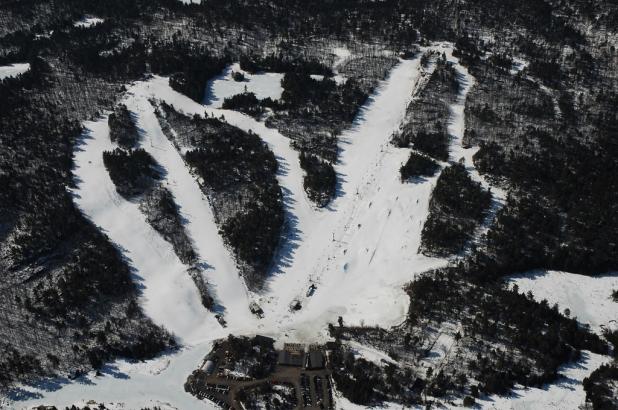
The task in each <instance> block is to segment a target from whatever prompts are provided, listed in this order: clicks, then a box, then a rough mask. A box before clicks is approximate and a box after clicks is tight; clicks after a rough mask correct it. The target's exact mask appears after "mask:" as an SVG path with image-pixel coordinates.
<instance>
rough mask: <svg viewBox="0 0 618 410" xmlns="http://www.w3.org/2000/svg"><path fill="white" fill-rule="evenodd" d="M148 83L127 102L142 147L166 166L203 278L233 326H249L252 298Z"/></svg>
mask: <svg viewBox="0 0 618 410" xmlns="http://www.w3.org/2000/svg"><path fill="white" fill-rule="evenodd" d="M148 86H149V85H148V83H139V85H137V86H136V87H134V88H133V89H131V90H130V91H129V93H128V94H129V97H128V98H127V99H126V102H125V103H126V104H127V107H129V109H130V110H131V111H132V112H134V113H136V114H137V117H138V119H137V125H138V127H139V128H140V129H141V130H143V132H144V136H143V141H142V144H141V145H142V148H144V149H145V150H146V151H147V152H148V153H149V154H150V155H152V156H153V158H154V159H155V160H156V161H157V163H158V164H159V165H160V166H162V167H163V168H164V169H165V171H166V172H165V181H166V185H167V188H168V189H169V190H170V191H171V192H172V194H173V195H174V198H175V201H176V203H177V205H178V206H179V208H180V213H181V215H182V216H183V218H184V219H185V220H186V224H185V227H186V229H187V233H188V234H189V236H190V237H191V238H192V240H193V243H194V246H195V248H196V251H197V253H198V255H199V256H200V257H201V263H202V265H203V266H205V268H204V269H202V274H203V275H204V278H205V279H206V281H207V282H208V283H209V289H210V290H211V291H213V295H212V296H213V297H215V299H216V300H217V301H218V302H219V303H220V304H221V305H223V307H224V309H225V319H226V321H227V322H228V325H229V326H230V328H240V327H242V326H246V324H247V323H250V322H251V321H252V320H254V319H255V318H254V317H253V316H252V315H251V312H250V311H249V303H250V302H249V298H248V294H247V291H246V289H245V285H244V281H243V280H242V278H241V277H240V276H239V274H238V270H237V267H236V264H235V262H234V259H233V256H232V254H231V252H230V251H229V250H228V249H227V248H226V247H225V246H224V243H223V240H222V239H221V237H220V236H219V229H218V227H217V225H216V224H215V220H214V215H213V213H212V210H211V208H210V205H209V203H208V200H207V198H205V196H204V195H203V194H202V191H201V189H200V187H199V185H198V183H197V181H196V179H195V178H194V177H193V175H191V173H190V172H189V168H188V167H187V166H186V164H185V162H184V160H183V159H182V157H181V156H180V154H179V153H178V151H177V150H176V148H175V147H174V145H173V143H172V142H171V141H169V140H168V139H167V137H166V136H165V134H164V133H163V131H162V130H161V127H160V125H159V121H158V120H157V117H156V115H155V113H154V107H153V106H152V104H150V102H149V101H148V96H149V93H148V88H149V87H148Z"/></svg>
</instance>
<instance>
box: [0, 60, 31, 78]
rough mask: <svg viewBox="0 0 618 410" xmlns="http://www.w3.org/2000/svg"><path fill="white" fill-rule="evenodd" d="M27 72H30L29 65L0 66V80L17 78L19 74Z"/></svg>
mask: <svg viewBox="0 0 618 410" xmlns="http://www.w3.org/2000/svg"><path fill="white" fill-rule="evenodd" d="M28 70H30V64H29V63H17V64H11V65H3V66H0V80H3V79H5V78H7V77H15V76H18V75H19V74H23V73H25V72H26V71H28Z"/></svg>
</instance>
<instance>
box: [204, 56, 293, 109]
mask: <svg viewBox="0 0 618 410" xmlns="http://www.w3.org/2000/svg"><path fill="white" fill-rule="evenodd" d="M234 72H236V73H241V74H243V75H244V77H245V80H244V81H235V80H234V79H233V78H232V73H234ZM281 79H283V74H281V73H255V74H249V73H248V72H246V71H243V70H242V69H241V68H240V64H238V63H234V64H232V65H230V66H229V67H227V68H226V69H225V70H224V71H223V73H221V75H220V76H218V77H215V78H214V79H213V80H211V81H209V82H208V85H207V88H206V98H205V104H206V105H208V106H211V107H216V108H221V105H222V104H223V100H225V99H226V98H229V97H232V96H234V95H236V94H242V93H243V92H245V91H247V92H250V93H254V94H255V96H256V97H257V98H258V99H263V98H267V97H270V98H272V99H273V100H278V99H279V98H281V93H282V92H283V88H282V87H281Z"/></svg>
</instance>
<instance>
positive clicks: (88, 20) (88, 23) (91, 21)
mask: <svg viewBox="0 0 618 410" xmlns="http://www.w3.org/2000/svg"><path fill="white" fill-rule="evenodd" d="M104 21H105V20H103V19H102V18H99V17H83V18H82V19H81V20H78V21H76V22H75V23H73V26H75V27H81V28H89V27H92V26H96V25H97V24H101V23H103V22H104Z"/></svg>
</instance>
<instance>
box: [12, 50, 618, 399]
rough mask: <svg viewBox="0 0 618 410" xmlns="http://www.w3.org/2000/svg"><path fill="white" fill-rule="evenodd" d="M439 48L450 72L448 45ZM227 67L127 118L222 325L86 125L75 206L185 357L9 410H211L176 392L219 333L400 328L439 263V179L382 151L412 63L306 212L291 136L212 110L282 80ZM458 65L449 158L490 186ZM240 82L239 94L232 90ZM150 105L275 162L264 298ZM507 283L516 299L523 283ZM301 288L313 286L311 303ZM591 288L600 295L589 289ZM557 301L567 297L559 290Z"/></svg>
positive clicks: (160, 90)
mask: <svg viewBox="0 0 618 410" xmlns="http://www.w3.org/2000/svg"><path fill="white" fill-rule="evenodd" d="M435 47H436V48H438V49H439V51H444V52H445V53H446V55H447V58H448V59H449V60H451V61H453V62H454V63H457V60H456V59H455V58H454V57H453V56H452V53H451V52H452V49H451V46H450V45H448V44H439V45H436V46H435ZM335 53H336V55H337V56H339V60H338V63H340V62H341V61H343V60H345V59H346V58H348V57H349V54H348V53H349V52H345V51H342V50H338V49H337V50H335ZM237 69H238V67H236V68H234V67H233V66H232V67H229V68H228V70H227V71H226V73H225V74H224V75H223V76H222V77H221V78H218V79H216V80H214V81H213V82H212V83H211V84H210V94H209V95H210V98H209V99H208V104H207V105H206V106H204V105H201V104H198V103H196V102H194V101H192V100H191V99H189V98H187V97H186V96H184V95H181V94H179V93H177V92H175V91H174V90H172V89H171V88H170V87H169V84H168V80H167V78H163V77H157V76H155V77H153V78H151V79H150V80H148V81H143V82H137V83H135V84H133V85H132V86H131V87H130V88H129V91H128V92H127V93H126V98H125V100H124V102H125V103H126V104H127V106H128V107H129V109H130V110H131V111H132V112H134V113H135V114H136V115H137V119H138V127H139V128H140V129H141V131H142V139H141V146H142V147H143V148H144V149H146V150H147V151H148V152H149V153H150V154H151V155H152V156H153V157H154V158H155V159H156V160H157V162H158V163H159V164H160V165H161V166H162V167H163V168H164V169H165V171H166V173H165V181H164V183H165V185H166V186H167V188H168V189H169V190H170V191H171V192H172V194H173V195H174V197H175V200H176V202H177V203H178V205H179V207H180V211H181V214H182V216H183V218H184V219H185V220H186V228H187V231H188V233H189V235H190V237H191V238H192V240H193V241H194V244H195V247H196V250H197V252H198V254H199V256H200V258H201V259H202V261H203V264H204V266H205V272H204V273H205V278H206V279H207V281H208V282H209V284H210V285H211V287H212V289H213V291H214V296H215V297H216V298H217V301H218V302H219V303H220V304H221V305H222V306H223V308H224V309H225V317H226V320H227V322H228V324H229V328H227V329H222V328H221V327H220V325H219V324H218V323H217V322H216V320H215V319H214V316H213V314H212V313H211V312H208V311H206V310H205V309H204V308H203V307H202V306H201V303H200V300H199V295H198V293H197V290H196V289H195V287H194V285H193V283H192V281H191V279H190V277H189V276H188V274H187V272H186V269H187V267H186V266H184V265H183V264H182V263H181V262H180V261H179V260H178V258H177V257H176V255H175V254H174V252H173V249H172V248H171V246H170V245H169V244H168V243H167V242H166V241H164V240H163V239H162V238H161V237H160V235H159V234H158V233H157V232H156V231H154V230H153V229H152V228H150V226H149V225H148V224H147V223H146V222H145V218H144V216H143V215H142V214H141V213H140V211H139V209H138V207H137V204H135V203H132V202H129V201H126V200H124V199H123V198H122V197H120V196H119V195H118V194H117V193H116V191H115V188H114V186H113V183H112V182H111V180H110V178H109V176H108V174H107V171H106V170H105V168H104V167H103V164H102V156H101V154H102V151H103V150H109V149H112V148H113V147H114V144H112V143H111V142H110V140H109V137H108V129H107V121H106V118H105V117H104V118H102V119H100V120H98V121H94V122H89V123H86V128H87V129H88V130H89V131H88V132H87V133H86V135H85V136H84V138H83V140H82V143H81V144H80V145H79V146H78V147H77V149H76V152H75V164H76V167H75V170H74V172H75V177H76V181H77V188H76V191H75V192H74V193H75V201H76V203H77V204H78V206H79V207H80V209H81V210H82V211H83V212H84V213H85V214H86V215H87V216H88V217H89V218H90V219H92V220H93V221H94V223H95V224H97V225H98V226H100V227H101V229H103V231H104V232H105V233H106V234H107V235H108V236H109V237H110V238H111V239H112V241H113V242H114V243H116V244H117V245H118V246H119V248H120V249H121V250H122V252H123V253H124V255H125V256H126V257H127V258H128V259H129V261H130V263H131V265H132V267H133V268H134V270H135V278H136V281H138V283H139V285H140V287H141V289H142V291H141V296H140V302H141V304H142V306H143V308H144V310H145V312H146V313H147V314H148V315H149V316H150V317H151V318H152V319H153V321H154V322H155V323H157V324H160V325H162V326H164V327H166V328H168V329H169V330H171V331H173V332H174V333H175V334H176V335H177V336H179V338H180V339H181V341H182V342H183V344H184V348H183V350H182V351H181V352H179V353H176V354H171V355H164V356H161V357H159V358H156V359H154V360H151V361H147V362H143V363H129V362H127V361H124V360H117V361H116V362H114V363H112V364H110V365H109V366H108V367H107V369H106V372H104V376H102V377H94V375H93V374H90V375H89V376H87V377H85V378H84V379H83V380H82V383H75V382H73V383H69V384H67V385H66V386H65V387H63V388H62V389H59V390H58V389H45V388H32V387H24V390H25V391H29V392H32V393H33V394H34V396H35V398H31V399H30V400H27V401H20V402H19V405H15V406H14V408H24V406H25V407H31V406H34V405H37V404H55V405H57V406H62V407H63V406H66V405H67V404H72V403H85V402H87V401H88V400H94V401H96V402H105V403H107V404H109V403H112V402H114V403H122V405H123V406H125V408H136V407H139V406H146V405H150V406H152V405H159V406H161V407H163V408H179V409H188V408H214V406H213V405H212V404H209V403H208V402H206V401H199V400H196V399H194V397H193V396H191V395H189V394H186V393H185V392H184V389H183V383H184V381H185V380H186V377H187V375H188V374H190V373H191V371H192V370H194V369H195V368H197V367H198V366H199V365H200V363H201V361H202V359H203V357H204V355H205V354H206V353H207V352H208V351H209V350H210V346H211V342H212V340H214V339H216V338H220V337H223V336H225V335H227V333H235V334H255V333H261V334H265V335H271V336H274V337H276V338H277V339H278V342H282V341H285V340H291V341H297V340H301V341H303V342H312V341H322V340H324V339H325V338H326V335H325V331H326V327H327V323H328V322H335V321H336V320H337V317H338V316H343V319H344V321H345V322H346V323H348V324H357V325H360V324H364V325H380V326H382V327H388V326H390V325H395V324H398V323H400V322H401V321H402V320H404V318H405V314H406V311H407V308H408V298H407V296H406V295H405V293H404V292H403V289H402V286H403V285H404V284H405V283H407V282H409V281H410V280H411V279H413V277H414V275H415V274H416V273H419V272H423V271H426V270H428V269H431V268H436V267H440V266H444V265H445V264H447V263H448V261H447V260H445V259H436V258H428V257H425V256H423V255H419V254H418V248H419V245H420V233H421V230H422V227H423V224H424V221H425V219H426V217H427V212H428V203H429V198H430V195H431V191H432V189H433V187H434V185H435V181H436V179H437V176H436V177H433V178H429V179H427V180H425V181H422V182H419V183H405V184H402V183H401V181H400V179H399V167H400V166H401V164H402V163H403V162H404V161H405V160H406V159H407V157H408V155H409V150H408V149H400V148H396V147H393V146H392V145H391V144H389V140H390V138H391V135H392V133H393V132H394V131H396V130H397V129H398V127H399V126H400V124H401V122H402V120H403V118H404V115H405V110H406V107H407V105H408V103H409V102H410V99H411V98H413V96H414V95H415V94H416V93H417V92H418V89H419V87H422V86H423V85H424V84H425V79H426V78H427V77H428V76H427V75H423V68H422V67H421V65H420V61H419V59H413V60H401V61H400V62H399V64H398V65H397V66H396V67H395V68H394V69H393V70H392V72H391V74H390V76H389V77H388V78H387V79H386V80H385V81H383V82H382V83H381V84H380V86H379V87H378V88H377V90H376V93H375V94H374V95H373V96H372V97H371V98H370V100H369V102H368V103H367V104H366V105H365V106H364V107H363V108H362V109H361V111H360V113H359V115H358V117H357V119H356V120H355V122H354V124H353V126H352V127H351V128H350V129H348V130H346V131H345V132H344V133H343V134H342V135H341V136H340V139H339V141H340V142H339V148H340V160H339V162H338V163H337V164H336V166H335V169H336V172H337V174H338V178H339V186H338V190H337V197H336V198H335V200H334V201H333V202H332V203H331V204H330V205H329V206H328V207H326V208H324V209H316V208H315V207H314V206H313V205H312V204H311V203H310V201H309V200H308V199H307V198H306V196H305V193H304V190H303V188H302V180H303V171H302V169H301V168H300V165H299V161H298V152H297V151H295V150H293V149H292V148H291V147H290V143H289V139H287V138H285V137H283V136H282V135H281V134H280V133H279V132H278V131H277V130H274V129H269V128H266V127H265V126H264V124H263V123H260V122H258V121H256V120H255V119H253V118H251V117H249V116H247V115H244V114H242V113H238V112H233V111H228V110H221V109H219V108H217V107H219V106H220V103H221V102H222V101H223V98H225V97H227V96H230V95H234V94H235V93H238V92H242V91H244V85H247V90H248V91H253V92H256V94H258V98H264V97H266V96H270V97H271V98H275V97H276V98H278V97H277V95H280V93H281V91H280V77H279V79H278V80H277V78H276V76H280V74H276V75H272V76H270V75H268V74H267V73H264V74H258V76H263V77H259V78H257V79H256V78H255V76H253V77H252V78H250V79H249V81H248V82H245V83H236V82H234V81H233V80H230V79H229V78H227V77H229V76H230V75H231V71H233V70H237ZM456 69H457V71H458V72H459V73H460V75H461V78H462V80H463V83H464V84H465V86H464V87H463V89H462V91H461V94H460V97H459V99H458V100H457V101H456V102H455V103H454V104H453V105H452V107H451V119H450V121H449V133H450V134H451V136H452V141H451V151H450V152H451V160H455V161H456V160H459V158H462V157H463V158H464V162H465V165H466V167H467V168H468V170H469V171H470V173H471V175H472V176H473V178H474V179H476V180H479V181H480V182H481V183H483V184H484V185H486V186H488V184H487V182H486V181H485V180H484V179H483V178H482V176H480V175H478V173H477V172H476V170H475V169H474V167H473V164H472V161H471V158H472V155H473V154H474V152H475V149H474V148H464V147H463V146H462V144H461V140H462V138H463V131H464V129H465V127H464V114H463V109H464V103H465V96H466V93H467V91H468V90H469V88H470V87H471V85H472V84H473V81H474V79H473V78H472V77H471V76H470V75H469V74H468V73H467V71H466V70H465V69H464V68H463V67H461V66H459V65H458V64H457V65H456ZM247 76H249V75H247ZM238 85H239V86H240V87H242V88H241V89H238V88H235V87H238ZM250 87H251V88H250ZM260 93H261V94H260ZM150 98H155V99H160V100H163V101H165V102H167V103H168V104H171V105H173V106H174V107H175V108H176V109H178V110H179V111H182V112H184V113H186V114H188V115H194V114H199V115H203V114H207V115H216V116H217V117H220V116H223V117H224V118H225V120H226V121H227V122H229V123H230V124H232V125H234V126H237V127H239V128H241V129H244V130H252V131H254V132H255V133H257V134H258V135H259V136H260V137H261V138H262V139H263V140H264V141H266V143H268V145H269V147H270V148H271V149H272V151H273V152H274V154H275V156H276V157H277V159H278V161H279V165H280V171H279V174H278V175H277V178H278V181H279V184H280V185H281V187H282V191H283V194H284V201H285V212H286V227H285V235H284V238H283V240H282V245H281V248H280V250H279V253H278V255H277V262H276V263H275V264H274V266H273V271H272V276H271V278H270V279H269V281H268V283H267V290H266V291H264V292H263V293H262V294H259V295H253V294H250V293H249V292H248V291H247V290H246V288H245V286H244V284H243V283H242V280H241V279H240V278H239V277H238V272H237V269H236V267H235V265H234V263H233V260H232V259H231V255H230V252H229V250H228V249H226V248H225V246H224V245H223V242H222V240H221V238H220V237H219V235H218V233H217V228H216V225H215V223H214V218H213V215H212V211H211V209H210V208H209V205H208V202H207V200H206V199H205V198H204V197H203V195H202V194H201V192H200V189H199V187H198V186H197V183H196V181H195V180H194V177H193V176H192V175H191V174H190V173H189V171H188V169H187V168H186V166H185V164H184V162H183V160H182V157H181V156H180V154H179V153H178V152H177V151H176V149H175V148H174V146H173V145H172V144H171V143H170V142H169V141H168V140H167V139H166V137H165V135H164V134H163V133H162V131H161V129H160V126H159V124H158V122H157V120H156V117H155V115H154V113H153V107H152V106H151V104H150V102H149V99H150ZM492 192H493V193H494V198H496V201H497V202H498V204H499V203H500V201H501V200H502V199H503V193H502V192H501V191H498V190H495V189H493V190H492ZM496 206H499V205H496ZM496 210H497V208H496V209H495V210H493V211H492V215H493V214H494V213H495V211H496ZM488 222H489V221H488ZM513 280H516V281H518V285H519V286H520V289H521V290H524V288H525V286H526V283H525V281H526V279H523V278H522V279H513ZM612 283H613V282H612ZM311 284H315V285H316V286H317V288H316V290H315V292H314V293H313V294H312V295H311V296H308V294H307V289H308V288H309V286H310V285H311ZM531 286H532V285H531ZM590 286H591V288H594V289H598V290H599V292H600V287H599V288H597V287H596V286H597V285H596V284H595V285H594V286H592V285H590ZM604 286H609V285H608V284H605V285H604ZM537 287H538V286H537ZM545 288H547V291H548V292H550V290H549V289H550V286H549V282H548V284H547V285H545V286H541V287H540V289H545ZM538 291H539V289H533V292H534V293H535V294H537V295H538V297H546V296H540V295H542V293H537V292H538ZM608 291H609V290H608ZM557 294H559V292H558V293H557ZM565 294H566V295H570V293H568V292H567V291H566V290H565ZM552 296H554V295H552ZM547 298H548V299H549V297H547ZM565 298H567V297H565ZM568 298H571V299H573V298H574V296H572V295H571V296H569V297H568ZM253 299H257V300H258V302H259V303H260V305H261V307H262V308H263V309H264V313H265V317H264V318H263V319H261V320H258V319H257V318H255V317H254V316H252V315H251V314H250V312H249V309H248V304H249V303H250V301H251V300H253ZM294 300H298V301H300V302H301V304H302V309H301V310H300V311H298V312H296V313H291V312H290V310H289V305H290V303H291V302H292V301H294ZM595 303H596V302H595ZM560 304H561V306H562V307H570V306H567V304H566V303H565V304H563V303H560ZM580 307H581V305H577V303H573V307H570V308H571V311H572V312H573V315H577V316H578V317H580V318H581V317H583V316H584V315H585V314H586V313H589V312H591V311H592V309H596V308H597V307H596V305H594V306H593V305H586V308H581V309H580ZM579 312H583V313H579ZM607 312H608V314H609V313H610V311H609V310H608V311H607ZM590 314H591V315H592V313H590ZM595 317H596V316H595ZM599 325H600V324H599ZM449 342H450V341H449V340H444V343H442V344H441V345H440V346H442V345H444V346H448V345H449ZM357 352H358V354H359V355H362V356H363V357H367V358H369V359H370V360H377V361H380V360H381V359H385V360H389V359H390V358H388V356H386V355H383V353H382V352H379V351H376V350H372V349H370V348H367V347H360V346H357ZM604 359H605V358H602V357H599V356H596V355H592V354H589V355H587V356H585V357H584V360H583V361H582V363H581V366H579V367H578V366H572V367H569V368H566V369H565V373H566V374H568V375H569V377H572V378H573V379H574V380H581V378H582V377H583V376H585V375H587V374H589V372H590V371H591V369H593V368H595V367H596V366H598V364H599V363H600V362H602V360H604ZM578 389H581V387H575V388H573V386H571V385H570V384H569V383H568V382H566V383H562V384H557V385H552V386H550V387H548V388H547V389H544V390H543V389H528V390H526V391H523V390H520V391H518V392H517V394H518V395H519V396H518V397H517V398H516V399H512V398H508V399H507V398H496V399H494V400H493V401H491V402H483V406H484V407H491V406H494V407H496V408H532V407H526V406H532V405H533V403H546V404H547V406H545V407H544V406H542V407H543V408H556V409H558V408H560V409H561V408H571V407H561V405H562V404H564V403H574V402H576V401H578V400H579V399H580V398H581V391H580V390H578ZM36 395H39V396H38V397H36ZM567 396H568V397H567ZM565 400H566V401H565ZM337 402H338V407H339V408H357V407H355V406H354V405H352V404H351V403H349V402H347V401H346V400H345V399H343V398H339V399H338V400H337ZM580 402H581V400H579V402H578V404H579V403H580ZM552 403H553V404H552ZM556 403H558V404H556ZM550 404H551V405H550ZM118 406H120V404H118ZM400 407H401V406H392V408H400ZM534 408H539V407H534Z"/></svg>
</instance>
